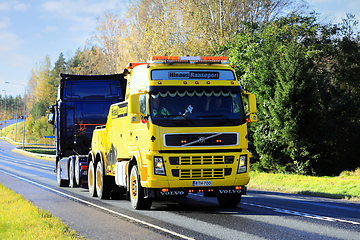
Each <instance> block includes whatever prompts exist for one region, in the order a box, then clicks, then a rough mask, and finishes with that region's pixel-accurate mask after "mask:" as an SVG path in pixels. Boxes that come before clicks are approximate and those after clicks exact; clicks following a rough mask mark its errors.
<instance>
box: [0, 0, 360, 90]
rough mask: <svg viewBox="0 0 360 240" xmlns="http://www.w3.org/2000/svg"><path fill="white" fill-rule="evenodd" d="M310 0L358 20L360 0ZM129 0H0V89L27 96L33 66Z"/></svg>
mask: <svg viewBox="0 0 360 240" xmlns="http://www.w3.org/2000/svg"><path fill="white" fill-rule="evenodd" d="M307 1H308V3H309V6H310V11H311V10H314V11H315V12H317V13H320V19H322V20H323V21H324V22H332V23H339V22H341V19H342V18H345V16H346V13H353V14H355V15H356V18H357V19H360V0H307ZM130 2H131V1H129V0H101V1H99V0H51V1H50V0H31V1H30V0H27V1H26V0H0V93H1V94H2V95H4V94H5V93H6V95H10V94H11V95H13V96H15V95H19V94H20V95H23V94H24V90H25V88H24V86H26V85H27V82H28V80H29V79H30V76H31V70H32V69H34V70H36V69H38V67H39V64H41V62H43V61H44V60H45V57H46V56H49V58H50V61H51V63H52V64H54V62H55V61H56V60H57V59H58V57H59V55H60V53H63V54H64V57H65V59H66V60H69V59H70V58H71V57H72V56H73V55H74V53H75V51H76V50H77V49H78V48H80V49H83V47H84V46H85V45H86V40H87V39H89V38H90V37H91V36H92V33H93V32H94V31H95V30H96V27H97V26H98V22H97V18H98V17H101V15H102V14H103V13H104V12H106V11H109V12H113V13H118V14H120V15H122V14H125V12H124V10H125V9H126V8H127V5H128V4H130ZM359 30H360V28H359ZM5 82H10V83H12V84H5ZM14 83H15V84H14ZM23 85H24V86H23ZM3 90H5V91H3Z"/></svg>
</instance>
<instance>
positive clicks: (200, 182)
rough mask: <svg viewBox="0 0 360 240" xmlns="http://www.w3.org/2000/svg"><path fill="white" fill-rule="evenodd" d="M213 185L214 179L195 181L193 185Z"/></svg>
mask: <svg viewBox="0 0 360 240" xmlns="http://www.w3.org/2000/svg"><path fill="white" fill-rule="evenodd" d="M211 185H212V181H193V187H198V186H211Z"/></svg>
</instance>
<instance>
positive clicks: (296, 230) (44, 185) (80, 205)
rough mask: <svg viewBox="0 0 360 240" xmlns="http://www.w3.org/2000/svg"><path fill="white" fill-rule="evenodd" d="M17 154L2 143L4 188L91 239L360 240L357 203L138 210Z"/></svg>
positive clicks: (269, 197)
mask: <svg viewBox="0 0 360 240" xmlns="http://www.w3.org/2000/svg"><path fill="white" fill-rule="evenodd" d="M13 148H14V147H13V146H12V145H10V144H8V143H6V142H4V141H2V140H0V183H1V184H3V185H5V186H7V187H8V188H10V189H13V190H14V191H16V192H18V193H20V194H21V195H23V196H24V197H26V198H27V199H29V200H30V201H31V202H32V203H33V204H35V205H37V206H39V207H41V208H43V209H44V210H47V211H49V212H50V213H52V214H53V215H54V216H56V217H59V218H61V219H62V220H63V221H64V222H65V223H67V224H69V226H70V227H71V228H73V229H75V230H76V231H77V232H79V234H80V235H82V236H84V237H85V238H86V239H168V238H170V239H307V240H308V239H360V203H352V202H347V201H342V200H331V199H325V198H318V197H310V196H301V195H294V194H283V193H275V192H268V191H256V190H251V189H250V190H249V191H248V195H246V196H243V198H242V201H241V203H240V204H239V206H238V207H237V208H222V207H220V206H219V205H218V203H217V200H216V199H215V198H203V197H202V196H200V195H197V194H189V195H188V197H187V198H185V199H180V200H167V201H158V202H154V203H153V206H152V208H151V209H150V210H149V211H135V210H133V209H132V208H131V205H130V202H129V201H127V200H98V199H97V198H91V197H90V196H89V193H88V191H87V189H83V188H75V189H71V188H59V187H57V183H56V176H55V173H54V162H52V161H47V160H39V159H35V158H30V157H26V156H23V155H20V154H18V153H15V152H11V150H12V149H13Z"/></svg>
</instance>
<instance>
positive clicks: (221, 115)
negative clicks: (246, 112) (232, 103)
mask: <svg viewBox="0 0 360 240" xmlns="http://www.w3.org/2000/svg"><path fill="white" fill-rule="evenodd" d="M199 117H206V118H210V117H222V118H224V119H226V120H229V121H230V122H231V123H232V124H234V125H236V123H235V122H234V121H233V120H232V119H231V118H228V117H227V116H225V115H223V114H218V115H204V116H199Z"/></svg>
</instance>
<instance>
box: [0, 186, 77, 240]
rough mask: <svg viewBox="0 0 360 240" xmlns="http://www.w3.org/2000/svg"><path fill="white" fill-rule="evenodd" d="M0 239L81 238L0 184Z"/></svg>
mask: <svg viewBox="0 0 360 240" xmlns="http://www.w3.org/2000/svg"><path fill="white" fill-rule="evenodd" d="M0 239H83V237H81V236H79V235H78V234H77V233H76V232H75V231H74V230H72V229H70V228H69V226H67V225H65V224H63V223H62V222H61V221H60V219H57V218H55V217H53V216H52V215H51V214H50V213H49V212H46V211H43V210H40V209H38V208H36V207H35V206H33V205H32V204H31V203H30V202H29V201H28V200H26V199H25V198H24V197H22V196H21V195H18V194H15V193H14V192H13V191H11V190H9V189H7V188H5V187H4V186H3V185H0Z"/></svg>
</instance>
